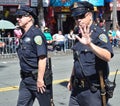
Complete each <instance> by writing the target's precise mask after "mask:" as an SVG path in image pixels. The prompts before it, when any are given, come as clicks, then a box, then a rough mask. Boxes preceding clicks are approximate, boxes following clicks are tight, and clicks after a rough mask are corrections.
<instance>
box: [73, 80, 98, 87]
mask: <svg viewBox="0 0 120 106" xmlns="http://www.w3.org/2000/svg"><path fill="white" fill-rule="evenodd" d="M91 83H92V85H93V86H94V87H96V88H97V89H99V88H100V84H98V83H93V82H91ZM72 84H73V87H75V88H80V89H89V88H90V86H91V85H89V83H88V82H87V81H86V79H78V78H73V81H72Z"/></svg>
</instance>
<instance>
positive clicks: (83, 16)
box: [74, 14, 85, 20]
mask: <svg viewBox="0 0 120 106" xmlns="http://www.w3.org/2000/svg"><path fill="white" fill-rule="evenodd" d="M83 18H85V14H82V15H78V16H76V17H74V19H75V20H78V19H83Z"/></svg>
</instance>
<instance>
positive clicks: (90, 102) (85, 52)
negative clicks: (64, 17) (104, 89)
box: [67, 1, 114, 106]
mask: <svg viewBox="0 0 120 106" xmlns="http://www.w3.org/2000/svg"><path fill="white" fill-rule="evenodd" d="M70 9H71V13H72V16H73V18H74V19H75V22H76V25H77V27H78V28H77V30H78V34H77V35H76V36H75V37H76V41H75V44H74V45H73V48H72V50H73V57H74V64H73V69H72V72H71V77H70V81H69V82H68V85H67V87H68V89H69V90H71V95H70V101H69V106H102V97H101V90H100V80H99V79H100V76H99V72H101V71H102V73H103V79H104V81H105V80H106V79H108V76H109V66H108V62H109V61H110V60H111V58H112V57H113V55H114V54H113V50H112V46H111V44H110V41H109V39H108V36H107V34H106V33H105V32H104V31H103V30H102V29H101V28H100V27H98V26H96V25H94V23H93V14H92V13H93V11H94V7H93V5H92V4H91V3H89V2H87V1H81V2H74V3H73V5H72V6H71V8H70ZM103 86H104V85H103ZM107 100H108V98H107V97H106V101H105V102H107Z"/></svg>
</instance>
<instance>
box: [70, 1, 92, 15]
mask: <svg viewBox="0 0 120 106" xmlns="http://www.w3.org/2000/svg"><path fill="white" fill-rule="evenodd" d="M70 10H71V13H72V16H73V17H75V16H78V15H82V14H85V13H87V12H89V11H93V10H94V6H93V5H92V4H91V3H89V2H87V1H80V2H74V3H73V4H72V5H71V7H70Z"/></svg>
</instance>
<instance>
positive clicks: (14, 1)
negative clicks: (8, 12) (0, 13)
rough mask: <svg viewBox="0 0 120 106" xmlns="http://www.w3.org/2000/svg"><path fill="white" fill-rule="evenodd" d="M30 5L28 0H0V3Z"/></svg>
mask: <svg viewBox="0 0 120 106" xmlns="http://www.w3.org/2000/svg"><path fill="white" fill-rule="evenodd" d="M18 4H20V5H30V0H0V5H18Z"/></svg>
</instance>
